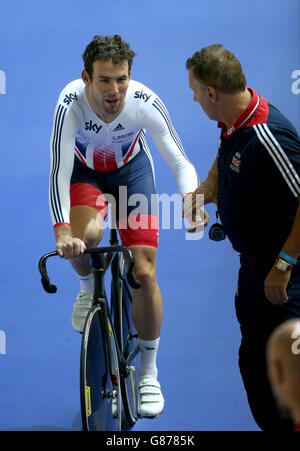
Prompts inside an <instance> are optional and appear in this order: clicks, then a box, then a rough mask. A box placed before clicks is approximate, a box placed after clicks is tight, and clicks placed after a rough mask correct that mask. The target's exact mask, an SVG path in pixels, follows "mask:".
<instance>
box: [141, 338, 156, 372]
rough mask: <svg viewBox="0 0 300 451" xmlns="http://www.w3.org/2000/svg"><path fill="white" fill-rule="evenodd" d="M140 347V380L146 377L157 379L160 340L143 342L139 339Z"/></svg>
mask: <svg viewBox="0 0 300 451" xmlns="http://www.w3.org/2000/svg"><path fill="white" fill-rule="evenodd" d="M139 345H140V349H141V352H140V358H141V360H140V368H139V377H140V379H141V378H143V377H145V376H152V377H154V378H155V379H157V373H158V371H157V367H156V355H157V351H158V346H159V338H157V339H156V340H142V339H141V338H139Z"/></svg>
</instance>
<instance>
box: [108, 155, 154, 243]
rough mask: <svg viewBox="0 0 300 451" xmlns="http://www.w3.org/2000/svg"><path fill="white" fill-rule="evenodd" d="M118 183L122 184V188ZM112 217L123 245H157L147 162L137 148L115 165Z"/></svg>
mask: <svg viewBox="0 0 300 451" xmlns="http://www.w3.org/2000/svg"><path fill="white" fill-rule="evenodd" d="M120 187H125V188H126V189H124V190H123V191H121V190H120ZM116 210H117V211H116V218H117V226H118V230H119V234H120V237H121V241H122V244H123V246H126V247H132V246H152V247H154V248H155V249H156V248H157V245H158V235H159V221H158V205H157V197H156V191H155V184H154V175H153V169H152V165H151V162H150V160H149V157H148V156H147V154H146V153H145V152H144V151H143V150H141V151H140V152H139V153H138V155H137V156H136V157H134V158H133V160H131V161H130V162H129V163H127V164H126V165H125V166H124V167H122V168H121V169H119V196H118V197H117V209H116Z"/></svg>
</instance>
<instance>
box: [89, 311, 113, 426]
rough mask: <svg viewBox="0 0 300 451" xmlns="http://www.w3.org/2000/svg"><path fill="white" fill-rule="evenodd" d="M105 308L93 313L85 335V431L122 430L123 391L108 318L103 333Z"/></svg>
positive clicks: (91, 312) (90, 315) (90, 314)
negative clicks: (106, 332)
mask: <svg viewBox="0 0 300 451" xmlns="http://www.w3.org/2000/svg"><path fill="white" fill-rule="evenodd" d="M104 320H105V319H104V314H103V311H102V307H101V306H99V305H96V306H94V307H92V309H91V310H90V312H89V314H88V317H87V319H86V322H85V328H84V332H83V335H82V343H81V359H80V398H81V417H82V426H83V430H85V431H117V430H121V391H120V387H119V367H118V357H117V350H116V344H115V339H114V334H113V331H112V327H111V323H110V320H109V318H107V321H108V329H107V330H108V331H109V333H108V334H107V335H108V337H106V334H105V333H104V330H105V327H103V321H104Z"/></svg>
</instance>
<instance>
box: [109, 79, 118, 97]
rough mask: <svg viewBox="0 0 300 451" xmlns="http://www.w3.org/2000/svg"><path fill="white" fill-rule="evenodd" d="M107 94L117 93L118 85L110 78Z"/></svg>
mask: <svg viewBox="0 0 300 451" xmlns="http://www.w3.org/2000/svg"><path fill="white" fill-rule="evenodd" d="M109 94H110V95H114V96H115V95H118V94H119V86H118V83H117V82H116V81H115V80H112V81H111V83H110V85H109Z"/></svg>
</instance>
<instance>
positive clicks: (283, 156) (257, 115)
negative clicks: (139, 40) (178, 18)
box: [186, 45, 300, 431]
mask: <svg viewBox="0 0 300 451" xmlns="http://www.w3.org/2000/svg"><path fill="white" fill-rule="evenodd" d="M186 67H187V69H188V70H189V85H190V88H191V89H192V91H193V93H194V100H195V101H196V102H198V103H199V104H200V105H201V107H202V109H203V110H204V112H205V113H206V115H207V116H208V117H209V118H210V119H212V120H215V121H217V122H218V127H220V129H221V137H220V143H219V151H218V155H217V158H216V160H215V162H214V164H213V166H212V168H211V170H210V171H209V175H208V177H207V178H206V180H205V181H204V182H203V183H202V184H201V185H200V186H199V187H198V188H197V189H196V191H195V192H194V194H193V200H194V202H193V205H196V202H195V197H196V196H195V195H196V194H197V193H199V194H204V197H205V204H207V203H209V202H215V203H216V204H217V215H218V217H219V218H220V221H219V222H217V223H216V224H214V225H213V226H212V227H211V229H210V238H212V239H215V240H221V239H223V238H225V237H226V236H227V237H228V238H229V240H230V242H231V243H232V246H233V248H234V250H236V251H237V252H238V253H239V254H240V261H241V267H240V270H239V277H238V288H237V293H236V297H235V306H236V314H237V318H238V321H239V323H240V327H241V336H242V339H241V345H240V349H239V366H240V371H241V375H242V378H243V382H244V386H245V389H246V391H247V396H248V402H249V405H250V408H251V411H252V414H253V416H254V418H255V421H256V422H257V424H258V426H259V427H260V428H261V429H262V430H276V431H277V430H289V429H290V428H292V423H290V421H289V420H288V419H282V418H281V417H280V415H279V413H278V410H277V406H276V403H275V401H274V398H273V396H272V392H271V389H270V384H269V380H268V376H267V370H266V357H265V353H266V342H267V340H268V337H269V336H270V334H271V332H272V331H273V330H274V329H275V327H276V326H277V325H279V324H280V323H282V322H284V321H285V320H287V319H289V318H293V317H300V259H299V256H300V207H299V199H300V142H299V136H298V135H297V132H296V130H295V128H294V127H293V125H292V124H291V123H290V122H289V121H288V119H287V118H286V117H285V116H284V115H283V114H282V113H281V112H280V111H278V109H276V108H275V107H274V106H273V105H271V104H270V103H269V102H268V101H267V100H265V99H264V98H263V97H261V96H260V95H259V94H257V93H256V92H255V90H254V89H251V88H248V87H247V86H246V79H245V75H244V73H243V71H242V68H241V64H240V62H239V61H238V60H237V58H236V57H235V55H233V53H231V52H230V51H228V50H226V49H224V48H223V46H222V45H211V46H209V47H205V48H203V49H202V50H201V51H199V52H196V53H194V55H193V56H192V57H191V58H189V59H188V60H187V62H186ZM195 210H196V207H195V206H194V207H193V214H195V213H197V212H196V211H195ZM299 383H300V381H299Z"/></svg>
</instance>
